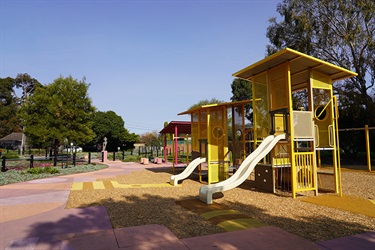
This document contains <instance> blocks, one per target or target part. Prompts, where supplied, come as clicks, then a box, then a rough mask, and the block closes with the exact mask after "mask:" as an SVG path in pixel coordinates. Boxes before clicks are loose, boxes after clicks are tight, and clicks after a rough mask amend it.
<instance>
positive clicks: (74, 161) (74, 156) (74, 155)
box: [73, 153, 76, 167]
mask: <svg viewBox="0 0 375 250" xmlns="http://www.w3.org/2000/svg"><path fill="white" fill-rule="evenodd" d="M73 166H74V167H75V166H76V153H74V154H73Z"/></svg>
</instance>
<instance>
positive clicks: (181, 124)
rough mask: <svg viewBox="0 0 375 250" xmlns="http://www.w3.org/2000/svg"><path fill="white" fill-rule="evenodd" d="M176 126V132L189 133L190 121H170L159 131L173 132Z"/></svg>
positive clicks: (163, 132)
mask: <svg viewBox="0 0 375 250" xmlns="http://www.w3.org/2000/svg"><path fill="white" fill-rule="evenodd" d="M176 127H177V133H178V134H190V133H191V122H187V121H171V122H170V123H168V125H167V126H166V127H164V128H163V129H162V130H161V131H160V132H159V133H160V134H174V133H175V128H176Z"/></svg>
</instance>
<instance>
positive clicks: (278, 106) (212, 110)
mask: <svg viewBox="0 0 375 250" xmlns="http://www.w3.org/2000/svg"><path fill="white" fill-rule="evenodd" d="M233 76H234V77H238V78H241V79H245V80H248V81H250V82H251V84H252V98H253V100H252V108H253V121H252V128H250V127H247V125H246V126H245V122H244V119H243V117H244V113H243V110H242V112H236V111H233V109H232V114H237V113H238V114H241V115H239V117H242V123H239V124H240V125H238V128H241V129H240V130H238V129H237V128H235V127H234V125H233V127H232V128H231V129H229V125H228V124H229V123H230V122H229V121H230V119H228V116H227V113H226V110H227V109H228V107H231V108H234V107H236V106H235V105H236V104H235V103H233V104H232V105H231V104H228V103H227V104H223V105H208V106H203V107H201V108H198V109H196V110H188V111H186V112H183V113H180V114H190V115H191V126H192V129H191V131H192V150H198V152H199V156H200V157H205V158H206V160H207V164H208V185H207V186H203V187H201V189H200V192H199V196H200V199H201V200H202V201H204V202H206V203H208V204H210V203H212V195H213V194H214V193H216V192H221V191H225V190H228V189H231V188H234V187H236V186H238V185H240V184H241V183H242V182H243V181H244V180H245V179H246V178H247V177H248V175H249V174H250V173H251V172H252V171H253V170H254V169H255V185H256V188H258V189H261V190H265V191H269V192H275V190H276V189H287V190H290V191H291V193H292V196H293V197H294V198H295V197H296V196H297V193H299V192H304V191H314V192H315V194H316V195H317V194H318V188H319V180H318V179H319V178H318V167H317V162H318V161H319V158H320V152H321V151H330V152H332V162H333V171H332V178H331V179H330V180H331V182H332V183H333V186H334V188H333V189H334V190H332V191H334V192H335V193H336V194H339V195H341V194H342V188H341V172H340V150H339V137H338V124H337V120H338V107H337V100H336V97H335V96H334V95H333V87H332V84H333V82H335V81H338V80H342V79H345V78H350V77H353V76H356V73H354V72H352V71H349V70H347V69H344V68H341V67H338V66H336V65H333V64H331V63H328V62H325V61H322V60H320V59H317V58H314V57H312V56H309V55H306V54H303V53H301V52H298V51H295V50H292V49H289V48H286V49H284V50H281V51H279V52H277V53H275V54H273V55H271V56H269V57H267V58H265V59H263V60H261V61H259V62H256V63H254V64H252V65H250V66H248V67H246V68H244V69H242V70H240V71H238V72H236V73H234V74H233ZM296 94H302V95H304V96H305V102H304V103H302V105H300V106H296V104H295V103H294V102H293V97H294V95H296ZM245 103H246V102H243V103H242V104H240V105H242V108H243V105H244V104H245ZM232 118H233V117H232ZM239 120H241V119H239ZM250 130H252V133H253V139H252V140H251V141H248V142H247V143H250V144H251V145H249V147H248V148H253V149H255V150H254V151H253V152H252V153H251V154H249V153H250V152H251V150H246V148H247V146H246V142H245V140H244V138H245V134H246V132H248V131H250ZM237 132H238V135H239V136H238V137H237V136H236V133H237ZM229 136H232V137H231V139H232V143H229V141H230V140H229V138H230V137H229ZM235 138H241V139H239V140H238V141H237V142H236V139H235ZM236 143H238V145H239V147H237V146H235V145H237V144H236ZM237 149H240V150H237ZM230 154H232V157H229V155H230ZM242 157H243V158H242ZM231 159H232V160H233V159H235V160H237V159H240V160H241V161H242V164H241V165H240V167H239V168H238V170H237V171H236V172H235V173H234V174H233V175H232V176H231V177H230V178H229V179H227V177H228V167H229V164H230V160H231ZM241 161H239V162H241Z"/></svg>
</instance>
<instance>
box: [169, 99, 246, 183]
mask: <svg viewBox="0 0 375 250" xmlns="http://www.w3.org/2000/svg"><path fill="white" fill-rule="evenodd" d="M250 102H251V101H250V100H246V101H239V102H227V103H221V104H210V105H204V106H201V107H197V108H194V109H191V110H187V111H185V112H182V113H180V114H179V115H186V114H189V115H190V117H191V147H192V159H196V158H202V159H203V158H204V159H206V161H205V164H203V161H201V162H200V164H198V165H197V166H194V165H191V166H188V167H187V169H186V170H185V171H187V172H188V171H191V172H192V173H193V174H197V175H198V176H199V180H200V181H202V177H203V176H207V179H208V180H207V181H208V183H209V184H210V183H216V182H220V181H223V180H226V179H227V178H228V170H229V167H230V166H233V165H239V164H240V163H241V162H242V161H243V160H244V159H245V157H246V155H247V154H248V153H247V152H249V151H250V146H251V141H250V140H246V138H248V139H249V133H251V128H250V121H248V120H247V119H246V116H245V106H246V104H249V103H250ZM246 135H248V136H246ZM202 165H206V166H202ZM194 170H197V171H194ZM193 171H194V172H193ZM187 176H189V175H187ZM187 176H186V177H187ZM186 177H185V178H186ZM173 178H174V177H173ZM171 181H172V180H171Z"/></svg>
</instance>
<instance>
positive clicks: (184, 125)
mask: <svg viewBox="0 0 375 250" xmlns="http://www.w3.org/2000/svg"><path fill="white" fill-rule="evenodd" d="M159 133H160V134H164V161H165V162H167V136H166V135H167V134H172V135H174V136H173V139H174V142H175V143H174V148H173V151H174V155H175V157H174V159H173V165H176V164H178V157H177V155H178V136H179V135H180V134H191V122H188V121H171V122H170V123H169V124H168V125H167V126H166V127H164V128H163V129H162V130H161V131H160V132H159Z"/></svg>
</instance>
